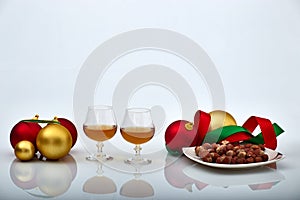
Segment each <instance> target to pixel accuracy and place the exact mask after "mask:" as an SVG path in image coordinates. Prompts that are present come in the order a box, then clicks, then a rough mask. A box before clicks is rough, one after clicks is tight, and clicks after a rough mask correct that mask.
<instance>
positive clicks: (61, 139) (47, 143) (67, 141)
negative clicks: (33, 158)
mask: <svg viewBox="0 0 300 200" xmlns="http://www.w3.org/2000/svg"><path fill="white" fill-rule="evenodd" d="M54 120H55V119H54ZM36 145H37V148H38V150H39V151H40V153H41V154H42V155H43V156H45V157H46V158H47V159H50V160H57V159H60V158H62V157H64V156H66V155H67V154H68V153H69V152H70V150H71V147H72V136H71V133H70V132H69V131H68V129H66V128H65V127H64V126H62V125H60V124H56V123H51V124H48V125H47V126H45V127H44V128H42V129H41V130H40V132H39V134H38V136H37V139H36Z"/></svg>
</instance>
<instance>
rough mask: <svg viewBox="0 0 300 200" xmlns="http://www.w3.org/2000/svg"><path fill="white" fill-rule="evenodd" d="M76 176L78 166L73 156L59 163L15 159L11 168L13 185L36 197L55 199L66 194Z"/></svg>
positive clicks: (68, 156)
mask: <svg viewBox="0 0 300 200" xmlns="http://www.w3.org/2000/svg"><path fill="white" fill-rule="evenodd" d="M36 161H37V160H36ZM76 174H77V164H76V161H75V159H74V158H73V157H72V156H71V155H67V156H65V157H63V158H62V159H60V160H59V161H57V162H51V161H50V162H48V161H44V162H20V161H18V160H17V159H15V160H14V161H13V162H12V164H11V166H10V178H11V180H12V181H13V183H14V184H15V185H16V186H18V187H19V188H21V189H24V190H26V192H27V193H29V194H31V195H33V196H35V197H37V196H38V197H54V196H58V195H61V194H63V193H65V192H66V191H67V190H68V189H69V188H70V185H71V183H72V181H73V180H74V178H75V177H76Z"/></svg>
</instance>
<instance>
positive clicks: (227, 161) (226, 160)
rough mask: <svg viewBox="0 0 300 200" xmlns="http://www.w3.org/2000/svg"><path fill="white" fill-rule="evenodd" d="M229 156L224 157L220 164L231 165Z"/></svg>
mask: <svg viewBox="0 0 300 200" xmlns="http://www.w3.org/2000/svg"><path fill="white" fill-rule="evenodd" d="M231 159H232V157H231V156H224V159H223V160H222V164H230V163H231Z"/></svg>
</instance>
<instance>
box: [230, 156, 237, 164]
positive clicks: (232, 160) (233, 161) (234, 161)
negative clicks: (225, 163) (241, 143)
mask: <svg viewBox="0 0 300 200" xmlns="http://www.w3.org/2000/svg"><path fill="white" fill-rule="evenodd" d="M236 160H237V157H236V156H235V157H233V158H232V159H231V164H236Z"/></svg>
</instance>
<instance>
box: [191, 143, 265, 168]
mask: <svg viewBox="0 0 300 200" xmlns="http://www.w3.org/2000/svg"><path fill="white" fill-rule="evenodd" d="M264 150H265V147H264V145H262V144H258V145H257V144H251V143H246V144H244V143H229V142H228V141H222V142H221V144H218V143H212V144H210V143H204V144H202V145H201V146H196V147H195V153H196V155H197V156H199V157H200V159H201V160H202V161H204V162H209V163H219V164H248V163H257V162H264V161H267V160H268V159H269V157H268V155H267V154H265V152H264Z"/></svg>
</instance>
